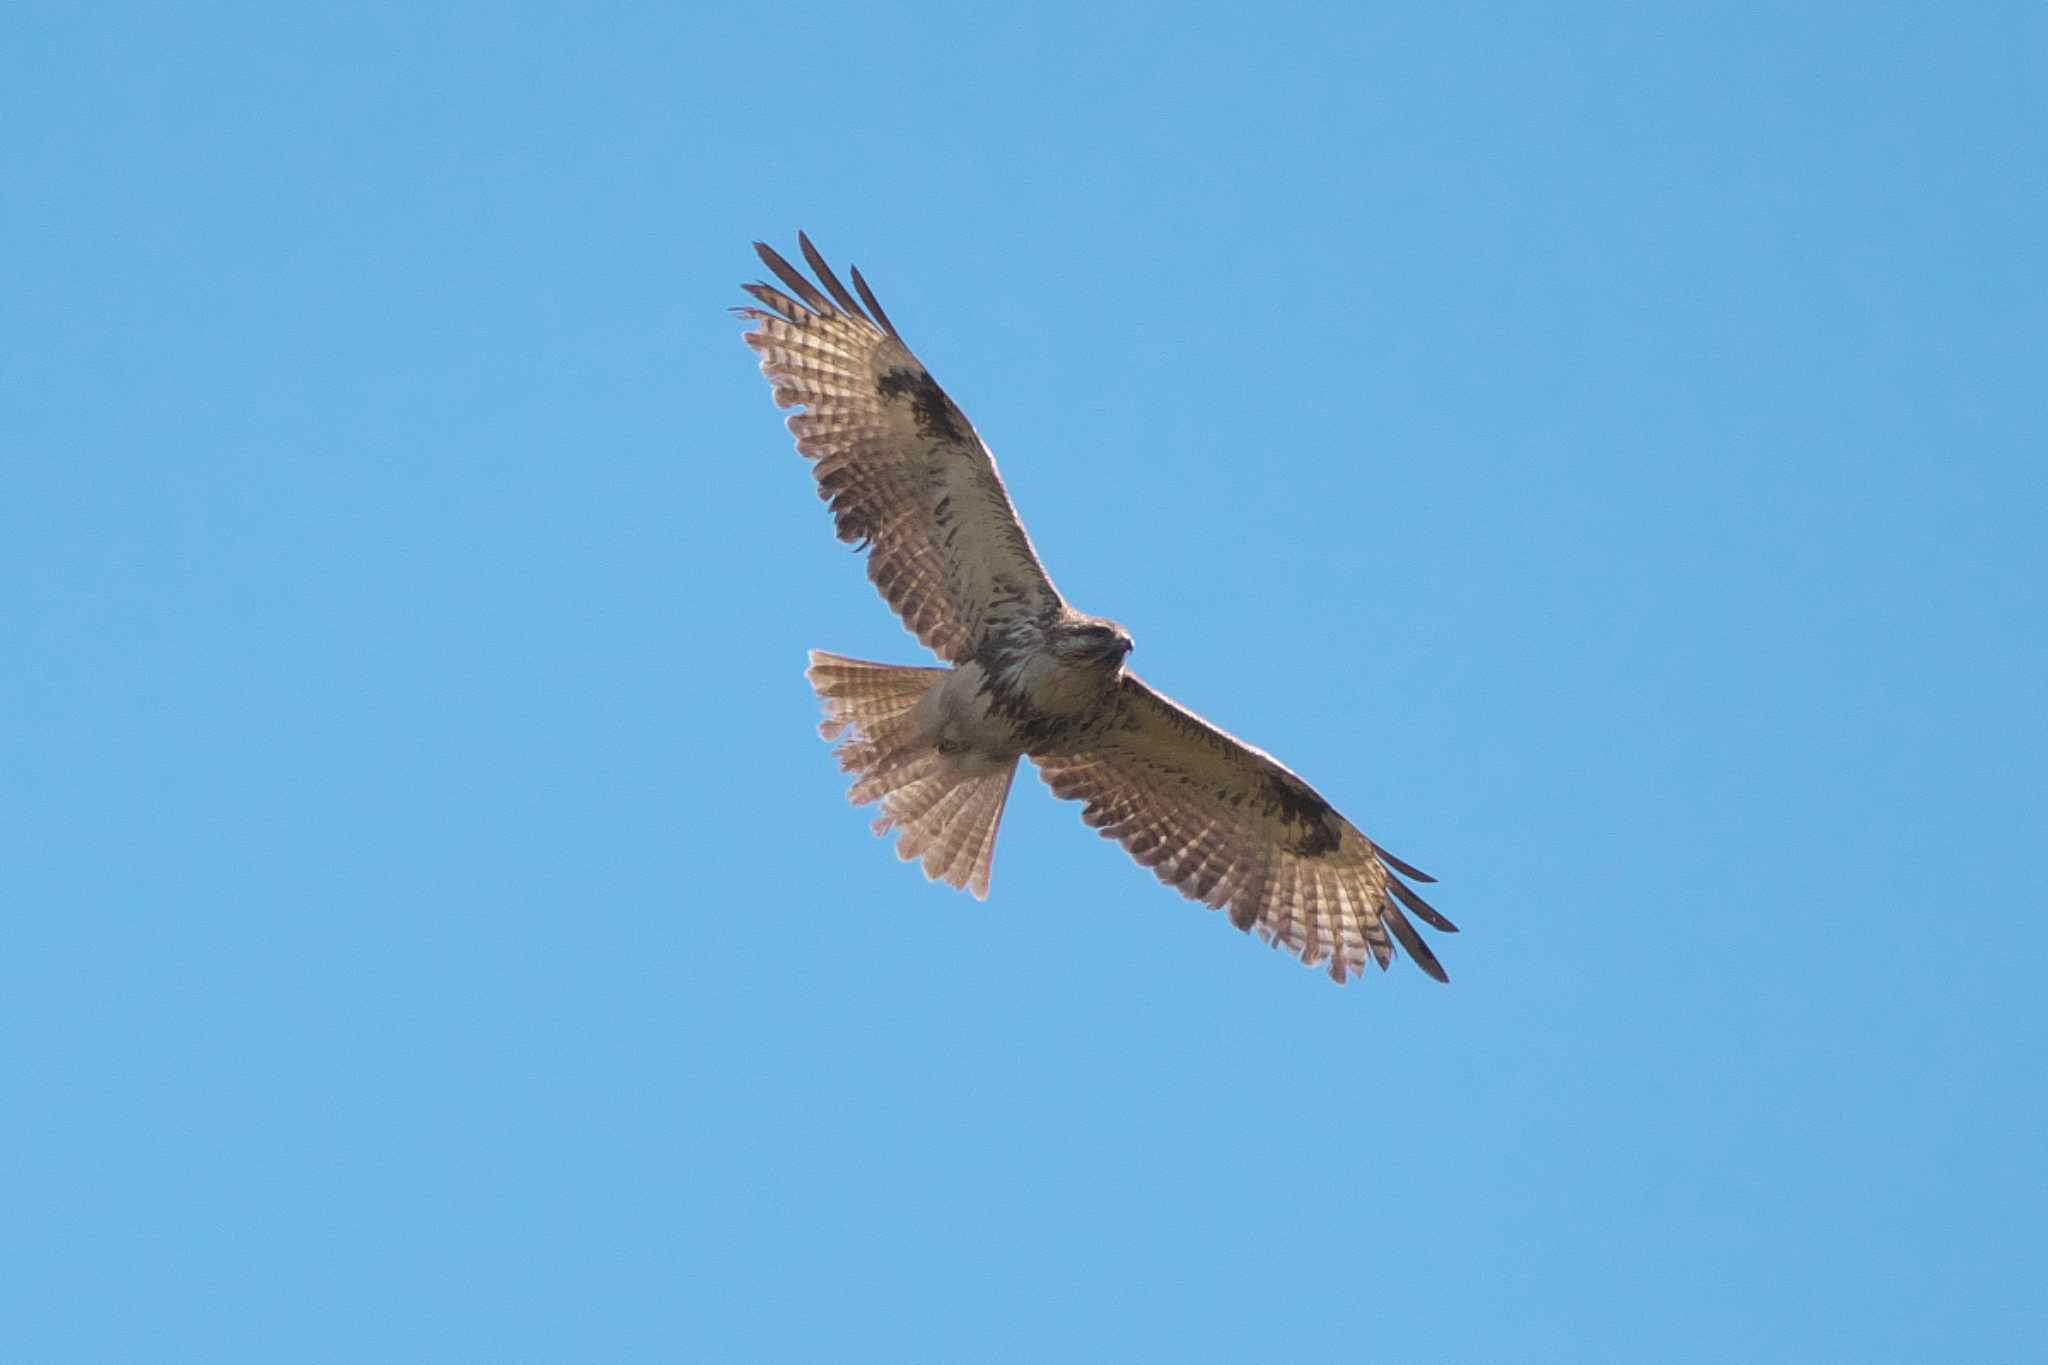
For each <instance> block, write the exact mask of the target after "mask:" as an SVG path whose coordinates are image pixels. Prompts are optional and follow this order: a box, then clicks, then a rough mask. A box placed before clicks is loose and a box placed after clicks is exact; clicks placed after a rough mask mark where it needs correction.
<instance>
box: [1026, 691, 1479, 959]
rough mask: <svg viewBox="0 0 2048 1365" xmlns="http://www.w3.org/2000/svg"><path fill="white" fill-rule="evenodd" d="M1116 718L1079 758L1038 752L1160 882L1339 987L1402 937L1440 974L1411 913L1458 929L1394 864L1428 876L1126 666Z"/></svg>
mask: <svg viewBox="0 0 2048 1365" xmlns="http://www.w3.org/2000/svg"><path fill="white" fill-rule="evenodd" d="M1121 687H1122V696H1121V698H1120V701H1119V710H1118V717H1117V723H1116V725H1115V726H1113V727H1112V728H1111V730H1110V731H1109V733H1108V734H1107V735H1106V736H1105V737H1104V738H1103V740H1102V741H1101V742H1100V743H1097V744H1095V745H1093V746H1091V747H1090V748H1088V749H1086V750H1084V751H1082V752H1079V753H1074V754H1058V755H1052V756H1048V757H1044V758H1039V757H1037V756H1035V755H1034V756H1033V762H1035V763H1037V764H1038V767H1039V770H1040V771H1041V772H1042V773H1043V774H1044V776H1045V780H1046V784H1047V785H1048V786H1050V787H1051V788H1052V790H1053V794H1054V795H1055V796H1063V797H1066V798H1068V799H1069V800H1074V801H1085V802H1087V803H1088V804H1087V807H1086V808H1085V809H1084V810H1083V811H1082V812H1081V818H1082V819H1083V820H1085V821H1087V822H1088V823H1089V824H1090V825H1093V826H1094V827H1095V828H1096V829H1097V830H1099V831H1100V832H1101V833H1102V834H1103V836H1104V837H1105V838H1111V839H1115V840H1117V841H1119V842H1120V843H1122V844H1123V846H1124V847H1125V848H1126V849H1128V850H1129V851H1130V854H1131V856H1132V857H1133V858H1136V859H1137V860H1138V862H1139V863H1140V864H1142V865H1144V866H1146V867H1149V868H1151V869H1152V871H1153V873H1154V874H1155V875H1156V876H1158V878H1159V880H1160V881H1163V882H1165V883H1166V884H1167V885H1168V886H1171V887H1174V888H1176V889H1177V890H1179V891H1180V893H1181V894H1182V895H1184V896H1187V897H1188V898H1189V899H1191V900H1198V901H1201V902H1203V903H1204V904H1205V905H1207V906H1209V908H1210V909H1212V910H1215V909H1227V910H1228V911H1229V912H1230V922H1231V923H1232V924H1235V925H1236V926H1237V927H1238V928H1240V929H1244V930H1247V931H1250V932H1255V933H1257V934H1258V936H1259V937H1260V938H1262V939H1264V940H1265V941H1266V942H1268V943H1270V944H1273V945H1274V946H1275V947H1280V948H1285V949H1287V950H1288V951H1289V952H1291V953H1293V954H1295V955H1296V956H1298V957H1299V958H1300V959H1301V960H1302V961H1303V962H1304V963H1306V964H1307V965H1309V966H1311V967H1315V966H1322V965H1323V964H1325V963H1327V964H1328V969H1329V973H1330V976H1331V977H1332V979H1334V980H1336V981H1338V982H1339V983H1342V982H1343V981H1345V980H1346V979H1348V978H1350V977H1352V976H1355V975H1357V974H1358V973H1360V972H1362V971H1364V970H1365V959H1366V954H1368V953H1370V954H1371V955H1372V956H1373V958H1374V959H1375V960H1377V961H1378V962H1379V965H1380V966H1381V967H1382V968H1384V967H1386V965H1387V964H1388V963H1389V962H1390V961H1392V959H1393V956H1394V944H1395V943H1399V944H1400V945H1401V947H1402V949H1403V950H1405V951H1406V952H1407V954H1408V956H1410V957H1412V958H1414V959H1415V965H1416V966H1418V967H1420V968H1422V970H1423V971H1425V972H1427V973H1429V974H1430V975H1431V976H1433V977H1435V978H1436V979H1437V980H1439V981H1444V980H1447V979H1448V978H1447V977H1446V976H1445V975H1444V969H1443V966H1442V964H1440V963H1439V962H1438V961H1437V960H1436V954H1434V953H1432V952H1431V951H1430V950H1429V945H1428V944H1427V943H1424V942H1423V941H1422V935H1420V934H1418V933H1417V932H1416V931H1415V926H1413V925H1412V924H1410V923H1409V922H1408V917H1407V915H1406V914H1404V913H1403V907H1406V909H1407V910H1410V911H1413V912H1414V913H1415V915H1416V917H1417V918H1419V919H1421V920H1422V921H1423V922H1424V923H1425V924H1429V925H1431V926H1433V927H1435V928H1438V929H1441V930H1444V931H1445V932H1446V933H1456V932H1457V926H1456V925H1455V924H1452V923H1451V922H1450V921H1449V920H1447V919H1445V918H1444V917H1443V916H1442V915H1440V914H1438V913H1437V912H1436V910H1435V909H1433V908H1431V906H1430V905H1429V904H1428V903H1427V902H1425V901H1424V900H1423V899H1422V897H1420V896H1418V895H1416V894H1415V892H1414V890H1413V889H1412V888H1410V887H1409V886H1408V885H1407V884H1406V883H1404V882H1403V881H1402V880H1401V879H1400V877H1399V876H1397V875H1396V874H1397V873H1405V874H1407V875H1408V876H1410V877H1413V878H1415V879H1416V880H1418V881H1429V880H1431V878H1429V877H1428V876H1426V875H1424V874H1423V873H1421V872H1418V871H1416V870H1415V869H1414V868H1412V867H1410V866H1408V865H1407V864H1406V863H1404V862H1402V861H1401V860H1400V859H1398V858H1395V857H1393V856H1392V855H1390V854H1388V853H1386V852H1384V851H1382V850H1381V849H1379V848H1378V847H1376V846H1375V845H1374V844H1373V842H1372V840H1370V839H1368V838H1366V837H1365V835H1363V834H1361V833H1360V832H1359V831H1358V829H1357V827H1356V826H1354V825H1353V824H1352V823H1351V822H1350V821H1348V820H1346V819H1345V818H1344V817H1343V816H1341V815H1339V814H1337V812H1336V811H1335V810H1333V809H1331V807H1330V803H1329V802H1327V801H1325V800H1324V799H1323V798H1322V797H1321V796H1319V795H1317V793H1316V791H1315V789H1314V788H1312V787H1310V786H1309V785H1308V783H1306V782H1304V781H1302V780H1301V779H1300V778H1298V777H1296V776H1295V775H1294V774H1293V773H1291V772H1289V771H1288V770H1287V769H1286V768H1284V767H1282V766H1281V765H1280V764H1279V763H1278V762H1276V761H1275V760H1274V759H1272V758H1271V757H1270V756H1268V755H1266V754H1264V753H1261V752H1260V751H1259V750H1257V749H1254V748H1253V747H1252V746H1251V745H1249V744H1246V743H1244V742H1243V741H1241V740H1238V739H1236V738H1234V737H1232V736H1230V735H1228V734H1225V733H1224V732H1223V731H1221V730H1219V729H1217V728H1216V727H1215V726H1213V725H1210V724H1209V723H1208V722H1207V721H1204V720H1203V719H1202V718H1201V717H1200V716H1197V715H1196V714H1195V713H1194V712H1192V711H1189V710H1187V709H1186V708H1184V707H1181V706H1179V705H1177V704H1175V703H1174V702H1173V701H1171V700H1169V699H1168V698H1166V697H1164V696H1162V695H1160V694H1159V693H1157V692H1155V691H1153V690H1152V689H1151V688H1150V687H1148V686H1146V685H1145V684H1144V683H1143V682H1141V681H1140V680H1139V679H1138V678H1136V677H1134V676H1132V675H1130V674H1125V675H1124V678H1123V681H1122V684H1121Z"/></svg>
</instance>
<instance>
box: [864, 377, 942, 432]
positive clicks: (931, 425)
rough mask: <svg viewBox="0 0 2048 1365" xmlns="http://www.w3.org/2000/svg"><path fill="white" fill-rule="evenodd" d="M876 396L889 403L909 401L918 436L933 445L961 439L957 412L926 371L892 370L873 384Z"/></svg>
mask: <svg viewBox="0 0 2048 1365" xmlns="http://www.w3.org/2000/svg"><path fill="white" fill-rule="evenodd" d="M875 392H876V393H879V394H880V395H882V397H884V398H889V399H895V398H908V399H909V400H910V410H911V412H912V413H913V414H915V415H916V417H917V429H918V432H919V433H920V434H922V435H925V436H929V437H931V438H932V439H933V440H935V441H956V442H957V441H960V440H961V439H963V433H962V431H961V428H962V426H963V425H964V423H963V422H962V419H961V417H960V410H959V409H958V408H956V407H954V406H953V400H952V399H950V398H948V397H946V391H945V390H944V389H942V388H940V387H939V381H938V380H936V379H933V378H932V377H931V374H930V372H929V371H926V370H908V369H905V370H891V371H889V373H887V374H885V375H883V376H882V377H881V378H880V379H878V380H876V381H875Z"/></svg>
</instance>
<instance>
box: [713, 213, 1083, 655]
mask: <svg viewBox="0 0 2048 1365" xmlns="http://www.w3.org/2000/svg"><path fill="white" fill-rule="evenodd" d="M797 243H798V245H799V246H801V247H802V248H803V254H804V259H805V260H806V261H808V262H809V263H810V267H811V269H812V270H813V271H814V272H816V274H817V277H818V281H819V283H821V284H823V285H824V291H821V290H820V289H819V288H818V285H817V284H813V283H812V282H811V281H810V280H809V279H807V278H805V277H804V275H803V273H802V272H801V271H799V270H797V269H796V268H795V267H794V266H792V265H790V263H789V262H788V261H785V260H784V259H783V258H782V257H781V256H779V255H777V254H776V253H775V251H774V250H772V249H771V248H769V247H768V246H766V245H764V244H762V243H760V242H756V243H754V250H755V251H757V252H759V253H760V256H761V260H762V261H763V262H764V263H765V264H766V265H767V266H768V268H769V269H770V270H772V271H774V272H775V276H776V278H777V279H779V280H781V281H782V283H783V284H784V285H785V286H786V287H787V288H788V289H789V291H790V292H789V293H787V294H785V293H783V292H782V291H781V290H780V289H777V288H775V287H774V286H773V285H769V284H750V285H747V286H746V290H747V292H748V293H749V294H752V295H753V296H754V297H755V298H756V299H758V300H759V301H760V302H761V304H762V305H763V307H761V308H736V309H734V310H733V311H734V312H736V313H737V314H739V316H741V317H743V318H746V319H747V320H749V321H751V322H753V323H755V324H756V325H755V326H754V328H753V330H751V331H749V332H748V333H747V334H746V341H747V345H749V346H751V347H753V348H754V350H755V351H756V352H757V353H759V355H760V357H761V372H762V373H763V374H765V375H767V376H768V378H769V380H770V381H771V382H772V383H773V384H774V385H775V401H776V403H777V404H779V405H780V406H782V407H785V408H787V407H794V406H796V405H798V404H802V405H803V407H804V409H805V410H804V411H803V412H800V413H797V414H796V415H794V416H792V417H791V418H790V419H789V429H790V430H791V431H792V432H794V433H795V435H796V448H797V449H798V450H799V451H800V452H802V453H803V454H804V455H806V456H808V457H809V458H810V459H811V460H813V461H815V463H814V464H813V466H812V472H813V473H814V474H816V475H817V479H818V496H819V497H821V498H824V499H826V500H828V501H829V502H830V503H831V504H832V515H833V518H834V519H835V520H836V521H837V522H838V525H839V538H840V539H841V540H846V541H854V542H858V543H861V544H864V545H866V546H867V547H868V550H869V553H868V577H869V578H870V579H872V580H874V584H875V586H876V587H877V588H878V589H880V590H881V593H882V596H883V598H885V599H886V600H887V601H888V603H889V605H890V606H891V607H893V608H895V610H896V614H897V615H898V616H901V617H902V618H903V623H904V624H905V625H906V626H908V627H909V628H910V630H911V631H912V632H913V633H914V634H915V635H916V636H917V638H918V639H920V640H922V641H923V642H924V643H925V645H926V646H927V647H929V648H930V649H931V650H932V651H933V652H935V653H936V654H938V655H939V656H940V657H941V658H944V659H946V660H949V661H950V662H953V663H961V662H964V661H966V660H967V659H968V658H970V657H972V655H973V653H974V650H975V646H976V645H977V644H978V643H979V642H980V641H981V640H982V639H984V638H985V637H986V636H987V635H988V634H989V633H991V632H993V631H1000V630H1001V629H1002V628H1003V626H1004V625H1006V624H1007V623H1008V622H1010V621H1012V620H1015V619H1016V618H1017V617H1019V616H1029V617H1038V618H1049V617H1050V616H1052V615H1054V614H1056V613H1057V612H1058V610H1059V608H1060V607H1061V605H1062V603H1061V600H1060V595H1059V590H1058V589H1056V588H1054V587H1053V585H1052V580H1051V579H1050V578H1049V577H1047V576H1046V572H1045V568H1044V566H1043V565H1041V564H1040V563H1039V562H1038V555H1037V554H1036V552H1034V551H1033V550H1032V548H1031V541H1030V539H1029V537H1027V536H1026V535H1025V534H1024V527H1023V525H1022V523H1020V522H1019V521H1018V520H1017V509H1016V508H1015V507H1013V506H1011V505H1010V495H1009V493H1008V492H1007V491H1005V490H1004V488H1003V481H1002V479H1001V478H1000V477H999V476H998V475H997V474H996V462H995V457H994V456H993V455H991V454H990V453H989V449H988V447H987V446H985V445H983V444H982V442H981V438H980V437H979V436H977V435H975V433H974V428H973V426H972V425H970V424H969V422H968V421H967V418H966V417H965V415H963V414H962V413H961V411H960V409H959V408H958V407H957V406H955V405H954V403H953V400H952V399H950V398H948V397H947V396H946V391H945V390H944V389H941V388H940V387H939V386H938V384H937V382H936V381H934V380H933V379H932V377H931V374H930V373H929V372H928V371H926V369H925V367H924V366H923V365H921V364H919V363H918V359H917V357H916V356H914V355H912V354H911V353H910V351H909V349H908V348H907V347H906V346H904V344H903V339H902V338H901V337H900V336H898V335H897V334H896V328H895V326H894V325H893V324H891V323H890V321H889V317H888V314H886V313H884V312H883V311H882V306H881V305H880V304H878V303H876V302H875V296H874V294H873V293H872V292H870V291H869V289H868V284H867V281H866V280H864V279H862V278H861V274H860V271H859V270H855V271H854V272H853V283H854V287H855V288H856V289H858V290H859V291H860V302H856V301H855V299H854V297H853V295H851V294H849V293H848V292H847V290H846V286H845V285H843V284H841V283H840V282H839V277H838V276H836V275H834V274H833V273H832V269H831V267H830V266H828V265H826V264H825V259H824V257H822V256H820V255H819V254H818V251H817V248H816V247H813V246H812V245H811V241H810V238H808V237H806V236H804V235H803V234H802V233H799V234H797ZM827 291H829V293H830V295H831V297H829V298H828V297H826V292H827ZM792 295H794V297H792ZM863 302H864V303H865V304H866V305H867V306H866V308H863V307H862V306H861V303H863Z"/></svg>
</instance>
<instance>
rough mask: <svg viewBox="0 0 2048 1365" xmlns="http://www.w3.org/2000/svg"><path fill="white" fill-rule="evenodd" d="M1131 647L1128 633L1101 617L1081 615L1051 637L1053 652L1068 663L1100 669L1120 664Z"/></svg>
mask: <svg viewBox="0 0 2048 1365" xmlns="http://www.w3.org/2000/svg"><path fill="white" fill-rule="evenodd" d="M1131 649H1132V644H1131V633H1130V632H1129V631H1127V630H1125V629H1124V628H1123V627H1122V626H1120V625H1118V624H1117V623H1116V622H1114V621H1110V620H1106V619H1105V618H1103V617H1100V616H1083V617H1080V618H1078V619H1076V620H1074V621H1072V622H1070V623H1069V624H1068V625H1067V627H1066V628H1065V629H1064V630H1062V631H1060V632H1059V633H1058V635H1057V636H1056V637H1055V638H1054V640H1053V650H1054V652H1055V653H1057V654H1058V655H1059V656H1060V657H1061V658H1062V659H1064V660H1065V661H1067V662H1068V663H1073V664H1094V665H1097V666H1099V667H1103V668H1115V667H1116V666H1117V665H1119V664H1121V663H1122V662H1123V661H1124V656H1125V655H1126V654H1129V653H1130V652H1131Z"/></svg>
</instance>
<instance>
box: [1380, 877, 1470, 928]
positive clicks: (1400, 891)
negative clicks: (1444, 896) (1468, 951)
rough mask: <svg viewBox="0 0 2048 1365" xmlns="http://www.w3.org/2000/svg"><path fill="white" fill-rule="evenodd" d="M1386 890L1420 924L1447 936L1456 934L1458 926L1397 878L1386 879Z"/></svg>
mask: <svg viewBox="0 0 2048 1365" xmlns="http://www.w3.org/2000/svg"><path fill="white" fill-rule="evenodd" d="M1387 890H1389V891H1391V892H1393V893H1394V899H1395V900H1398V901H1399V902H1401V904H1403V905H1405V906H1407V907H1408V908H1409V909H1410V910H1413V911H1414V912H1415V913H1416V914H1417V915H1418V916H1420V917H1421V919H1422V922H1423V923H1424V924H1427V925H1428V926H1429V927H1430V928H1432V929H1441V930H1443V931H1444V932H1445V933H1447V934H1455V933H1457V932H1458V926H1457V925H1455V924H1453V923H1451V922H1450V921H1449V920H1447V919H1445V918H1444V916H1443V912H1442V911H1440V910H1438V909H1437V908H1436V907H1435V906H1434V905H1431V904H1430V903H1429V902H1428V901H1426V900H1424V899H1423V898H1422V897H1420V896H1418V895H1416V894H1415V889H1414V888H1413V887H1411V886H1409V885H1408V884H1407V883H1406V882H1404V881H1402V880H1401V879H1400V878H1399V877H1389V878H1387Z"/></svg>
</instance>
